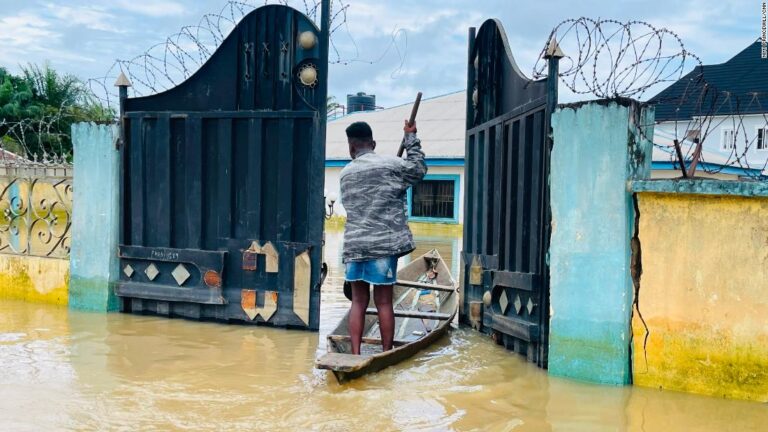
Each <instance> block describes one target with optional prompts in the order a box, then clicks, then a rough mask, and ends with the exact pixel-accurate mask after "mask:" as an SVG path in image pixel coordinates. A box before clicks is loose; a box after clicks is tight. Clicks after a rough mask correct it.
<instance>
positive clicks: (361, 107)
mask: <svg viewBox="0 0 768 432" xmlns="http://www.w3.org/2000/svg"><path fill="white" fill-rule="evenodd" d="M375 109H376V95H367V94H365V93H363V92H358V93H357V94H354V95H351V94H348V95H347V114H352V113H353V112H357V111H373V110H375Z"/></svg>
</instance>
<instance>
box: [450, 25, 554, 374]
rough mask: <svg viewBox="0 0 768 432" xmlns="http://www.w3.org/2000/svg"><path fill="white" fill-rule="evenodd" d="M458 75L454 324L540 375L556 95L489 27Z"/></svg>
mask: <svg viewBox="0 0 768 432" xmlns="http://www.w3.org/2000/svg"><path fill="white" fill-rule="evenodd" d="M554 67H555V68H556V62H555V64H554ZM468 68H469V73H468V79H469V82H468V90H467V92H468V94H467V138H466V140H467V141H466V161H467V163H466V167H467V171H466V182H467V183H466V190H467V193H466V194H465V216H464V221H465V222H464V248H463V252H462V260H463V268H462V270H463V275H462V286H463V303H464V304H463V305H462V306H463V310H462V313H461V319H462V321H463V322H465V323H467V324H470V325H472V326H473V327H475V328H477V329H479V330H482V331H484V332H487V333H490V334H492V335H493V337H494V339H495V340H496V341H497V342H498V343H499V344H503V345H504V346H506V347H507V348H508V349H512V350H514V351H516V352H518V353H520V354H523V355H526V356H527V358H528V360H529V361H531V362H534V363H537V364H538V365H539V366H542V367H546V361H547V360H546V359H547V343H548V342H547V335H548V322H549V281H548V270H547V264H546V258H545V256H546V251H547V245H548V241H549V224H550V219H551V218H550V214H549V194H548V188H547V178H548V172H549V152H550V149H551V145H550V140H549V139H548V138H547V137H548V130H549V118H550V113H551V110H552V107H553V106H554V103H555V100H556V92H555V91H552V89H551V88H550V84H551V83H552V82H551V80H550V79H543V80H537V81H533V80H530V79H528V78H526V77H525V76H523V75H522V73H521V72H520V70H519V69H518V67H517V65H516V64H515V61H514V58H513V57H512V53H511V51H510V49H509V46H508V43H507V40H506V36H505V34H504V30H503V28H502V27H501V24H500V23H499V22H498V21H496V20H488V21H486V22H485V23H484V24H483V25H482V27H480V30H479V31H478V32H477V36H476V37H475V34H474V29H470V42H469V59H468ZM552 72H553V73H555V74H556V71H552ZM555 76H556V75H555Z"/></svg>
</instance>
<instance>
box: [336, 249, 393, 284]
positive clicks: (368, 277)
mask: <svg viewBox="0 0 768 432" xmlns="http://www.w3.org/2000/svg"><path fill="white" fill-rule="evenodd" d="M345 279H346V280H347V281H349V282H354V281H365V282H368V283H369V284H373V285H392V284H394V283H395V282H396V281H397V257H395V256H391V257H385V258H379V259H373V260H368V261H351V262H348V263H347V272H346V275H345Z"/></svg>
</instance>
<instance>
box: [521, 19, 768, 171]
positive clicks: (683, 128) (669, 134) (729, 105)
mask: <svg viewBox="0 0 768 432" xmlns="http://www.w3.org/2000/svg"><path fill="white" fill-rule="evenodd" d="M550 41H557V44H558V46H559V48H560V49H561V50H562V52H563V54H564V57H563V58H562V59H561V60H560V70H559V79H560V82H561V83H563V84H564V85H565V86H566V87H567V88H568V90H570V91H571V92H572V93H574V94H577V95H592V96H594V97H597V98H619V97H629V98H636V99H641V98H643V97H644V96H646V95H648V94H653V93H658V92H660V91H661V90H662V89H663V88H664V87H665V86H669V87H670V88H671V86H678V88H677V89H676V90H679V91H666V90H665V91H663V92H661V93H659V94H657V95H655V96H653V97H652V98H651V100H650V101H648V102H649V103H651V104H654V105H656V107H657V108H660V107H662V106H666V107H667V109H669V107H673V108H674V109H673V111H674V112H675V113H676V116H675V117H674V118H672V119H665V121H661V122H654V124H649V125H642V124H638V125H637V126H638V127H639V129H640V134H641V135H643V136H644V138H646V139H649V140H651V141H652V142H653V143H654V146H655V148H656V149H657V151H658V152H662V153H666V155H667V156H668V159H669V161H670V162H673V164H677V165H678V168H680V169H681V171H682V172H683V175H684V176H692V175H694V173H695V171H696V169H697V168H701V169H702V170H703V171H704V172H706V173H708V174H718V173H721V172H722V171H723V170H725V169H726V168H730V167H733V168H740V169H741V171H742V174H743V175H744V176H747V177H762V176H763V173H764V172H765V169H766V165H767V164H768V157H763V158H761V157H759V155H756V153H755V150H756V147H761V146H762V148H768V144H767V141H768V137H765V133H766V132H763V136H762V138H760V134H759V132H758V133H754V134H752V133H749V131H748V130H747V129H748V127H747V126H745V124H746V123H750V124H753V125H754V124H755V123H756V122H757V123H759V124H757V125H756V130H761V129H766V128H768V117H767V116H766V114H765V112H766V109H768V105H766V104H764V103H763V102H762V100H768V99H765V97H766V95H765V94H761V93H756V92H751V93H748V94H732V93H731V92H729V91H727V89H718V88H717V87H716V86H715V85H713V84H712V83H710V82H709V81H708V80H707V76H706V72H707V66H704V65H703V64H702V61H701V59H700V58H699V57H698V56H697V55H696V54H694V53H692V52H691V51H690V50H688V49H687V48H686V47H685V45H684V44H683V41H682V38H681V37H680V36H679V35H678V34H677V33H675V32H674V31H672V30H669V29H666V28H658V27H655V26H653V25H651V24H650V23H647V22H644V21H638V20H633V21H627V22H621V21H617V20H612V19H592V18H587V17H581V18H573V19H567V20H564V21H562V22H560V23H559V24H558V25H556V26H555V27H554V28H553V30H552V32H551V33H550V36H549V38H548V39H547V43H546V44H545V46H544V48H543V49H542V51H541V56H540V57H539V60H538V61H537V62H536V64H535V65H534V68H533V76H534V78H543V77H545V76H546V66H547V62H546V61H545V60H544V58H545V53H546V52H547V49H548V48H549V47H550ZM681 86H682V87H683V88H682V89H679V87H681ZM761 98H762V100H761ZM756 105H757V106H759V107H760V108H761V109H759V110H757V112H758V113H759V112H762V114H761V115H762V118H761V116H760V115H756V114H755V110H754V109H753V108H754V107H755V106H756ZM763 108H765V109H763ZM678 114H679V115H678ZM729 123H730V124H731V125H732V129H733V130H734V131H740V132H741V133H734V143H733V145H732V146H730V144H729V146H730V147H729V148H728V149H727V150H728V152H727V154H723V153H722V151H712V149H711V143H712V142H713V140H715V139H718V138H720V137H719V136H715V135H716V134H717V132H718V131H721V130H722V129H721V126H723V125H728V124H729ZM651 127H653V130H654V131H655V132H654V133H653V134H652V135H653V136H651V134H650V133H648V132H647V131H650V130H651ZM713 134H714V135H713ZM707 138H709V141H708V140H707ZM729 139H730V138H729ZM705 143H707V144H709V146H708V147H706V148H705V146H704V144H705ZM762 148H761V149H762ZM750 159H752V161H750Z"/></svg>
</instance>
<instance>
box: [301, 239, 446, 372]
mask: <svg viewBox="0 0 768 432" xmlns="http://www.w3.org/2000/svg"><path fill="white" fill-rule="evenodd" d="M457 290H458V285H457V284H456V282H455V281H454V279H453V277H452V276H451V272H450V270H449V269H448V266H447V265H446V264H445V261H443V259H442V257H440V254H439V253H438V252H437V250H435V249H433V250H431V251H429V252H427V253H426V254H424V255H422V256H420V257H419V258H416V259H415V260H413V261H412V262H411V263H409V264H408V265H406V266H405V267H403V268H402V269H400V270H399V271H398V272H397V283H396V284H395V286H394V293H393V297H392V298H393V303H394V309H395V341H394V347H393V349H392V350H390V351H386V352H382V349H381V337H380V334H379V325H378V317H377V312H376V307H375V305H374V303H373V295H371V303H370V305H369V307H368V310H367V311H366V319H365V327H364V329H363V343H362V345H361V348H360V351H361V353H362V354H361V355H353V354H351V352H352V345H351V340H350V337H349V328H348V321H349V312H347V314H346V315H345V316H344V318H343V319H342V320H341V322H339V324H338V326H336V329H335V330H333V331H332V332H331V333H330V334H329V335H328V340H327V346H328V353H327V354H324V355H322V356H321V357H320V358H318V359H317V361H316V362H315V367H317V368H319V369H328V370H331V371H333V374H334V375H335V376H336V379H338V380H339V382H340V383H341V382H345V381H348V380H350V379H354V378H358V377H360V376H363V375H366V374H368V373H372V372H377V371H380V370H382V369H384V368H386V367H389V366H392V365H394V364H396V363H399V362H401V361H403V360H405V359H407V358H409V357H411V356H413V355H414V354H416V353H417V352H418V351H420V350H421V349H423V348H425V347H427V346H429V345H430V344H432V343H433V342H435V341H436V340H438V339H439V338H440V337H442V336H443V335H444V334H445V333H446V332H447V331H448V329H449V328H450V327H451V321H453V319H454V317H455V316H456V311H457V309H458V304H459V300H458V291H457Z"/></svg>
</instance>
